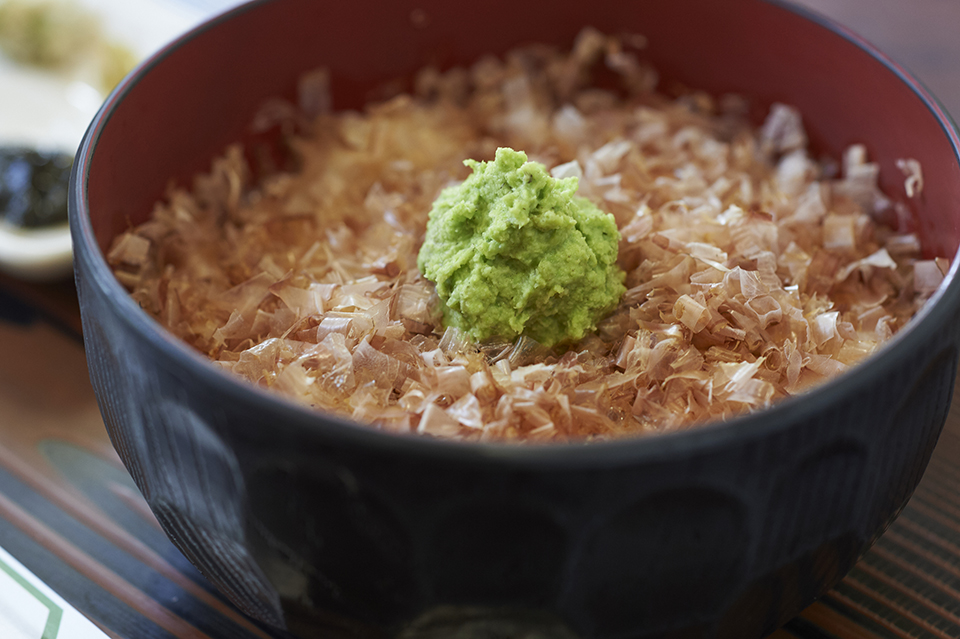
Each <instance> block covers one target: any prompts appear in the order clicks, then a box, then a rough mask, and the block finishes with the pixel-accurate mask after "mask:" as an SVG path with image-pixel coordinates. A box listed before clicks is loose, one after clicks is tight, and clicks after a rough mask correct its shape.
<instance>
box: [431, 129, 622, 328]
mask: <svg viewBox="0 0 960 639" xmlns="http://www.w3.org/2000/svg"><path fill="white" fill-rule="evenodd" d="M465 163H466V165H467V166H469V167H470V168H471V169H472V170H473V173H472V174H471V175H470V177H468V178H467V179H466V180H464V181H463V182H462V183H460V184H457V185H455V186H450V187H447V188H446V189H444V190H443V192H441V193H440V196H439V197H438V198H437V199H436V201H435V202H434V203H433V208H432V209H431V211H430V218H429V220H428V222H427V231H426V236H425V239H424V241H423V245H422V246H421V247H420V253H419V255H418V257H417V265H418V266H419V268H420V271H421V272H422V273H423V275H424V276H425V277H426V278H427V279H428V280H430V281H432V282H434V283H435V284H436V289H437V293H438V295H439V296H440V299H441V300H442V302H443V313H444V319H445V322H444V323H445V324H446V325H447V326H456V327H458V328H460V329H462V330H463V331H464V332H466V333H467V334H468V335H470V336H471V337H473V338H475V339H476V340H477V341H487V340H490V339H491V338H499V339H501V340H503V339H514V338H516V337H519V336H520V335H527V336H529V337H531V338H533V339H535V340H537V341H538V342H540V343H542V344H544V345H546V346H554V345H556V344H558V343H569V342H573V341H578V340H580V339H582V338H583V336H584V334H585V333H586V332H587V331H592V330H594V329H595V328H596V325H597V321H598V320H600V319H602V318H603V317H604V316H606V315H607V314H608V313H609V312H610V311H612V310H613V309H614V308H616V306H617V302H618V301H619V300H620V296H621V295H622V294H623V291H624V286H623V278H624V273H623V271H622V270H620V267H619V266H618V265H617V243H618V241H619V240H620V233H619V232H618V231H617V224H616V221H615V220H614V219H613V216H612V215H610V214H609V213H604V212H603V211H601V210H600V209H598V208H597V206H596V205H595V204H594V203H593V202H591V201H590V200H588V199H587V198H585V197H580V196H577V195H574V193H575V192H576V190H577V182H578V180H577V178H576V177H568V178H562V179H558V178H554V177H551V176H550V175H549V174H548V173H547V171H546V168H545V167H544V166H543V165H542V164H537V163H535V162H528V161H527V156H526V154H525V153H523V152H522V151H514V150H513V149H510V148H499V149H497V153H496V158H495V159H494V161H492V162H475V161H473V160H467V161H466V162H465Z"/></svg>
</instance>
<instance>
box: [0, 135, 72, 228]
mask: <svg viewBox="0 0 960 639" xmlns="http://www.w3.org/2000/svg"><path fill="white" fill-rule="evenodd" d="M72 165H73V158H72V157H71V156H69V155H66V154H64V153H41V152H39V151H34V150H33V149H23V148H7V147H0V220H3V221H4V222H6V223H7V224H10V225H13V226H19V227H24V228H36V227H41V226H51V225H55V224H66V222H67V191H68V189H69V184H70V167H71V166H72Z"/></svg>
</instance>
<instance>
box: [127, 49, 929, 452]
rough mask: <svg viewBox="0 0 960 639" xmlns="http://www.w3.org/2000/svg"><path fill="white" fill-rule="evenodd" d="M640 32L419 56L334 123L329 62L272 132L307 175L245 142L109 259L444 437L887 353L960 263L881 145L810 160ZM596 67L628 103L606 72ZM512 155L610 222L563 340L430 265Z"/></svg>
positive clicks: (217, 348)
mask: <svg viewBox="0 0 960 639" xmlns="http://www.w3.org/2000/svg"><path fill="white" fill-rule="evenodd" d="M642 42H643V40H642V39H640V38H623V39H621V38H613V37H607V36H604V35H602V34H600V33H597V32H596V31H592V30H587V31H585V32H583V33H582V34H581V35H580V36H579V38H578V39H577V41H576V43H575V44H574V47H573V49H572V51H571V52H569V53H562V52H560V51H557V50H555V49H553V48H550V47H547V46H542V45H537V46H532V47H528V48H523V49H517V50H515V51H512V52H510V53H508V54H507V55H506V56H505V57H504V58H502V59H498V58H493V57H486V58H483V59H481V60H480V61H478V62H477V63H476V64H475V65H473V66H472V67H470V68H453V69H449V70H446V71H440V70H437V69H432V68H428V69H424V70H423V71H422V72H421V73H420V74H419V76H418V77H417V79H416V82H415V86H416V91H415V92H414V93H413V94H410V95H408V94H402V95H397V96H396V97H394V98H392V99H389V100H387V101H385V102H380V103H376V104H370V105H368V106H367V107H366V108H365V109H364V110H363V111H362V112H357V111H344V112H335V111H332V110H331V109H330V108H329V105H330V104H331V100H330V96H329V94H325V93H324V92H325V91H326V87H327V86H328V85H329V82H328V80H329V76H328V75H327V74H325V73H319V74H316V75H315V76H312V77H316V78H318V79H319V80H320V81H316V82H304V83H302V90H303V91H304V92H305V95H303V96H301V99H300V103H301V104H305V105H314V106H313V107H312V108H310V109H309V113H308V112H306V111H304V110H298V109H297V108H296V107H294V106H293V105H292V104H285V103H281V102H279V101H272V102H271V103H270V104H268V105H266V106H265V107H264V111H263V112H262V113H261V114H260V115H259V116H258V118H257V120H256V122H257V126H258V129H259V130H266V129H269V128H270V127H276V128H277V129H278V130H280V131H283V132H285V135H286V136H287V137H286V140H285V142H286V145H287V146H288V147H290V148H292V149H294V151H295V153H296V159H297V164H298V168H297V170H296V171H292V172H281V171H273V172H270V173H269V174H268V177H266V178H263V179H260V180H258V181H256V182H254V180H253V178H252V177H251V176H252V175H254V174H256V173H262V172H263V171H264V167H263V166H257V167H250V166H248V164H247V161H246V160H245V156H244V153H243V152H242V150H241V149H240V148H231V149H229V150H228V151H227V152H226V153H225V154H224V156H223V157H221V158H219V159H218V160H216V161H215V162H214V163H213V166H212V168H211V170H210V172H209V173H207V174H205V175H202V176H199V177H198V178H197V179H196V182H195V184H194V186H193V188H192V189H189V190H174V191H172V192H171V193H170V195H169V197H168V198H167V199H166V200H165V201H163V202H160V203H158V204H157V205H156V207H155V210H154V212H153V216H152V217H151V219H150V220H149V221H148V222H146V223H145V224H143V225H141V226H139V227H137V228H134V229H131V230H130V231H129V232H128V233H126V234H124V235H122V236H120V237H118V238H117V239H116V241H115V243H114V248H113V250H112V251H111V252H110V254H109V260H110V261H111V264H112V265H113V267H114V269H115V273H116V275H117V278H118V279H119V280H120V281H121V282H122V283H123V284H124V285H126V286H127V287H128V288H129V290H130V292H131V295H133V297H134V299H136V300H137V302H139V304H140V305H141V306H142V307H143V308H144V309H145V310H146V311H147V312H148V313H150V314H151V315H153V316H154V317H156V318H157V319H158V320H159V321H160V322H161V323H162V324H163V325H165V326H166V327H168V328H169V330H170V331H171V332H173V333H174V334H175V335H177V336H178V337H180V338H181V339H183V340H185V341H186V342H187V343H189V344H191V345H192V346H193V347H194V348H196V349H197V350H199V351H200V352H202V353H205V354H206V355H208V356H209V357H210V358H211V359H212V360H214V361H215V362H217V363H218V364H219V365H220V366H222V367H223V368H224V369H226V370H229V371H231V372H233V373H234V374H237V375H240V376H242V377H244V378H246V379H248V380H250V381H251V382H253V383H255V384H259V385H261V386H264V387H267V388H270V389H273V390H276V391H277V392H280V393H283V394H284V395H286V396H288V397H290V398H293V399H294V400H295V401H299V402H302V403H304V404H306V405H308V406H312V407H315V408H317V409H319V410H321V411H325V412H332V413H336V414H339V415H342V416H346V417H349V418H353V419H355V420H358V421H361V422H364V423H368V424H371V425H372V426H373V427H375V428H379V429H382V430H386V431H393V432H401V433H420V434H422V435H425V436H432V437H445V438H452V439H460V440H472V441H488V440H507V441H537V442H540V441H565V440H571V439H584V438H586V439H606V438H613V437H618V436H624V435H633V436H635V435H643V434H648V433H659V432H664V431H669V430H676V429H684V428H690V427H693V426H695V425H698V424H702V423H704V422H707V421H712V420H723V419H729V418H731V417H734V416H737V415H741V414H744V413H746V412H749V411H754V410H759V409H763V408H764V407H767V406H769V405H770V404H772V403H773V402H776V401H778V400H781V399H783V398H785V397H788V396H790V395H794V394H797V393H802V392H804V391H806V390H807V389H810V388H811V387H814V386H816V385H818V384H821V383H823V382H824V381H825V380H827V379H830V378H831V377H833V376H835V375H839V374H842V373H843V372H844V371H846V370H848V369H849V368H850V367H851V366H854V365H856V364H857V363H858V362H860V361H862V360H863V359H864V358H866V357H868V356H869V355H870V354H871V353H873V352H875V351H876V350H877V348H879V347H880V346H881V345H882V344H883V343H884V342H886V341H887V340H889V339H890V338H891V337H892V336H893V335H894V334H895V333H896V331H897V330H899V329H900V328H901V327H902V326H903V325H904V324H905V323H906V322H907V321H909V319H910V318H911V317H912V316H913V314H914V313H915V312H916V311H917V309H918V308H919V307H920V305H921V304H922V303H923V302H924V301H925V300H926V299H927V298H928V297H929V296H930V295H931V294H933V293H934V291H935V290H936V289H937V287H938V286H939V285H940V282H941V281H942V279H943V276H944V273H945V272H946V261H945V260H943V259H942V258H936V259H921V253H920V243H919V241H918V238H917V236H916V235H914V234H913V232H912V228H913V227H912V224H913V221H912V218H911V216H910V214H909V209H908V208H907V206H906V204H905V203H904V202H902V201H899V200H897V199H895V196H894V195H886V194H884V193H882V192H881V191H880V190H879V189H878V187H877V177H878V174H879V167H878V165H877V164H875V163H873V162H870V161H869V157H868V155H867V152H866V148H865V147H863V146H860V145H855V146H853V147H851V148H850V149H849V150H848V151H847V152H846V153H845V155H844V157H843V158H842V161H841V162H839V163H834V162H830V161H827V162H818V161H816V160H815V159H814V158H813V157H811V155H810V153H809V151H808V150H807V146H806V145H807V135H806V133H805V131H804V129H803V123H802V118H801V115H800V114H799V113H798V112H797V111H796V110H795V109H793V108H792V107H790V106H787V105H780V104H778V105H773V107H772V108H771V109H770V115H769V117H768V118H767V120H766V122H765V123H764V124H763V125H762V126H761V127H759V128H755V127H752V126H751V125H750V123H749V122H748V121H747V120H746V119H745V117H744V113H746V109H745V103H744V101H743V100H742V99H738V98H736V97H733V96H724V97H722V98H720V99H714V98H713V97H711V96H708V95H706V94H701V93H691V94H688V95H684V96H681V97H680V98H677V99H668V98H666V97H664V96H662V95H659V94H657V93H655V92H653V90H652V88H653V87H654V86H655V85H656V81H657V80H656V72H655V71H653V70H652V69H651V68H650V67H649V66H648V65H647V64H646V63H644V62H643V61H642V58H641V57H640V56H639V52H638V50H637V48H636V46H635V45H637V44H642ZM603 66H605V67H607V70H608V72H612V73H613V74H616V75H619V76H620V78H621V80H622V85H623V90H622V91H621V92H613V91H610V90H607V89H604V88H599V87H597V86H593V85H591V84H590V77H591V74H592V73H593V72H594V71H596V70H598V69H599V68H600V67H603ZM316 105H320V106H319V107H318V106H316ZM499 147H512V148H522V149H524V150H525V151H526V153H527V155H528V156H529V159H530V160H533V161H536V162H539V163H541V164H543V165H544V166H545V167H548V169H549V171H550V174H551V175H552V177H554V178H558V179H564V178H569V177H575V178H577V179H578V186H577V195H578V196H582V197H584V198H587V199H589V200H590V201H591V202H593V204H594V205H595V206H596V207H597V208H599V209H600V210H602V211H604V212H605V213H607V214H610V215H612V216H613V219H614V220H615V221H616V224H617V227H618V229H619V233H620V240H619V251H618V253H617V258H616V260H617V265H618V266H619V268H620V269H622V270H623V271H624V272H625V273H626V278H625V287H626V291H625V292H624V293H623V295H622V296H621V297H620V301H619V303H618V304H617V306H616V307H615V308H614V309H613V310H612V312H611V313H609V315H607V316H606V317H604V318H603V319H601V320H599V321H598V323H597V326H596V330H595V331H594V332H587V333H586V334H585V335H584V336H583V338H582V339H580V341H578V342H575V343H573V344H564V345H562V346H554V347H552V348H551V347H548V346H546V345H545V344H543V343H541V342H538V341H537V340H535V339H533V338H531V337H530V336H529V335H522V334H521V335H520V336H519V337H517V338H515V339H512V340H511V339H507V340H503V341H501V340H496V339H491V340H487V341H477V340H476V339H474V338H472V337H471V336H470V335H468V334H467V333H465V332H464V331H461V330H460V329H458V328H456V327H449V328H444V326H443V322H442V305H441V303H440V300H439V298H438V296H437V293H436V289H435V286H434V284H433V283H432V282H430V281H428V280H427V279H425V278H424V277H423V275H421V273H420V271H419V270H418V268H417V255H418V251H419V250H420V246H421V244H422V243H423V239H424V235H425V231H426V226H427V220H428V214H429V212H430V210H431V206H432V203H433V201H434V200H435V199H436V197H437V195H438V194H439V193H440V192H441V191H442V190H443V189H444V188H445V187H447V186H449V185H451V184H455V183H457V182H461V181H463V180H464V179H466V178H467V177H468V169H467V168H466V167H464V165H463V160H464V159H466V158H474V159H477V160H480V161H490V160H493V159H494V156H495V153H496V150H497V148H499ZM250 155H251V156H256V153H251V154H250ZM905 155H907V153H905ZM253 168H256V169H257V170H256V171H254V170H253ZM268 168H269V167H268ZM902 168H903V169H904V173H905V175H906V180H907V183H908V186H905V190H906V191H907V192H908V193H906V194H900V195H898V196H897V197H903V196H904V195H908V196H909V197H914V198H916V197H922V192H921V189H922V177H921V176H922V173H921V171H920V167H919V164H916V163H914V161H912V160H909V159H908V160H904V162H903V163H902ZM884 221H886V222H888V223H894V224H897V225H898V226H897V227H895V228H892V227H891V226H888V225H885V224H884V223H883V222H884Z"/></svg>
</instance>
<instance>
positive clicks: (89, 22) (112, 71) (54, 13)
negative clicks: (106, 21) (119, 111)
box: [0, 0, 137, 91]
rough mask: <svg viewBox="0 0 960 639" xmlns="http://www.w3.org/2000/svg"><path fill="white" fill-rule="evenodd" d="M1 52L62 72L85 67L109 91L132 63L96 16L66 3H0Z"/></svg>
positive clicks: (131, 57) (62, 0)
mask: <svg viewBox="0 0 960 639" xmlns="http://www.w3.org/2000/svg"><path fill="white" fill-rule="evenodd" d="M0 51H2V52H3V53H4V54H5V55H7V56H9V57H10V58H11V59H12V60H15V61H17V62H20V63H23V64H29V65H33V66H37V67H43V68H46V69H54V70H64V69H70V68H73V67H76V66H79V65H81V64H84V63H87V64H91V65H92V66H94V67H96V68H97V70H98V71H99V73H98V76H99V77H98V78H97V82H96V83H97V84H98V85H99V88H100V89H102V90H103V91H110V90H111V89H112V88H113V87H114V86H115V85H116V84H117V83H118V82H119V81H120V80H121V79H123V77H124V76H125V75H126V74H127V72H129V71H130V69H132V68H133V66H134V65H135V64H136V61H137V58H136V55H135V54H134V53H133V52H132V51H130V50H129V49H128V48H127V47H125V46H123V45H121V44H118V43H116V42H111V41H109V40H108V39H107V37H106V36H105V35H104V33H103V29H102V27H101V24H100V20H99V19H98V17H97V16H96V15H95V14H94V13H92V12H90V11H88V10H87V9H85V8H84V7H82V6H81V5H79V4H77V3H76V2H72V1H70V0H0Z"/></svg>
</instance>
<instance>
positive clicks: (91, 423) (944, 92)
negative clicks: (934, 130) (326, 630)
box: [0, 0, 960, 639]
mask: <svg viewBox="0 0 960 639" xmlns="http://www.w3.org/2000/svg"><path fill="white" fill-rule="evenodd" d="M198 1H201V2H208V1H219V0H198ZM717 1H722V0H717ZM799 4H802V5H805V6H807V7H809V8H811V9H814V10H816V11H819V12H821V13H823V14H825V15H827V16H829V17H831V18H833V19H835V20H837V21H839V22H840V23H841V24H844V25H847V26H849V27H850V28H851V29H852V30H854V31H855V32H858V33H860V34H861V35H863V36H865V37H866V38H867V39H868V40H870V41H871V42H873V43H874V44H876V45H877V46H878V47H879V48H880V49H881V50H883V51H885V52H887V53H888V55H889V56H890V57H891V58H893V59H894V60H895V61H897V62H899V63H901V64H903V65H904V66H905V67H906V68H907V69H909V70H910V71H912V72H913V73H914V74H916V75H917V76H918V77H919V78H920V79H921V80H922V81H923V82H924V83H925V84H926V85H927V87H928V88H929V89H930V90H931V91H932V92H933V93H934V94H935V95H937V96H938V97H939V98H940V100H941V101H942V103H943V104H944V105H945V107H946V108H947V110H948V111H950V112H952V113H955V114H960V37H958V35H960V0H799ZM0 345H2V351H0V353H2V355H0V546H3V547H5V548H6V549H7V550H8V551H10V553H11V554H12V555H13V556H15V557H16V558H17V559H18V560H19V561H20V562H22V563H23V564H24V565H25V566H26V567H27V568H28V569H30V570H31V571H33V572H34V573H35V574H36V575H37V576H38V577H40V579H42V580H43V581H45V582H46V583H47V584H49V585H50V586H52V587H53V588H54V589H55V590H56V591H57V592H58V593H60V594H61V595H62V596H63V597H64V599H66V600H67V601H68V602H70V603H71V604H72V605H74V606H75V607H77V608H78V609H79V610H80V611H81V612H83V613H84V614H85V615H87V616H88V617H90V618H91V619H92V620H93V621H94V622H95V623H96V624H97V625H99V626H100V627H101V628H102V629H103V630H104V631H105V632H106V634H107V635H108V636H110V637H116V638H122V639H153V638H157V639H160V638H168V637H180V638H209V639H228V638H229V639H234V638H236V639H249V638H253V637H259V638H266V637H269V636H271V635H270V634H269V632H267V631H266V630H265V629H263V628H261V627H259V626H257V625H256V624H254V623H252V622H250V621H249V620H247V619H246V618H245V617H243V616H242V615H241V614H240V613H238V612H236V611H235V610H234V609H233V608H232V607H231V606H230V605H229V604H228V603H226V601H225V600H224V599H223V597H221V596H220V595H219V594H218V593H217V592H216V591H214V589H213V588H212V587H211V586H210V585H209V584H208V583H207V582H206V581H205V580H204V578H203V577H202V576H201V575H200V574H198V573H197V572H196V570H195V569H194V568H193V567H192V566H191V565H190V564H189V563H188V562H187V561H186V560H185V559H184V558H183V557H182V556H181V555H180V553H179V552H178V551H176V550H175V549H174V548H173V546H172V545H171V544H170V543H169V542H168V541H167V539H166V538H165V537H164V536H163V534H162V533H161V532H160V530H159V528H158V527H157V525H156V522H155V521H154V520H153V518H152V516H151V515H150V513H149V511H148V510H147V509H146V506H145V503H144V502H143V500H142V499H141V497H140V496H139V494H138V493H137V492H136V489H135V488H134V487H133V485H132V482H131V481H130V478H129V476H128V475H127V474H126V472H125V471H124V470H123V467H122V465H121V464H120V462H119V460H118V458H117V457H116V455H115V453H114V452H113V449H112V448H111V446H110V443H109V440H108V439H107V437H106V433H105V431H104V428H103V424H102V422H101V420H100V416H99V413H98V411H97V407H96V402H95V400H94V397H93V393H92V390H91V388H90V386H89V382H88V381H87V372H86V366H85V361H84V357H83V350H82V345H81V342H80V337H79V314H78V312H77V306H76V298H75V294H74V291H73V287H72V282H70V281H64V282H56V283H53V284H44V285H37V284H30V283H25V282H21V281H17V280H14V279H12V278H9V277H5V276H0ZM773 636H774V637H775V638H777V639H785V638H789V637H801V638H806V639H824V638H835V639H858V638H908V637H960V403H957V404H956V405H955V406H954V408H953V409H952V410H951V412H950V414H949V417H948V420H947V425H946V428H945V430H944V433H943V435H942V437H941V440H940V442H939V444H938V446H937V449H936V451H935V453H934V457H933V459H932V461H931V463H930V466H929V468H928V471H927V473H926V475H925V476H924V479H923V481H922V482H921V484H920V486H919V488H918V489H917V492H916V494H915V495H914V497H913V498H912V500H911V501H910V502H909V504H908V506H907V507H906V509H905V510H904V511H903V514H902V515H901V517H900V518H899V519H898V520H897V521H896V522H895V523H894V524H893V525H892V526H891V527H890V529H889V530H888V531H887V532H886V534H884V536H883V537H882V538H881V539H880V540H879V542H878V543H877V544H876V546H875V547H874V548H873V549H872V550H871V551H870V552H869V553H867V555H866V556H865V557H864V558H863V559H862V560H861V562H860V563H859V564H858V565H857V566H856V567H855V568H854V570H853V571H852V572H851V573H850V574H849V575H848V576H847V577H846V579H844V581H843V582H842V583H841V584H840V585H839V586H837V587H836V588H835V589H834V590H832V591H831V592H830V593H828V594H827V595H825V596H824V597H822V598H821V599H820V600H819V601H818V602H817V603H814V604H813V605H812V606H810V607H809V608H807V609H806V610H805V611H803V612H802V613H801V614H800V615H799V616H797V617H796V618H795V619H794V620H792V621H791V622H790V623H788V624H787V625H786V626H785V627H784V628H783V629H781V630H779V631H777V632H776V633H774V635H773Z"/></svg>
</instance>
